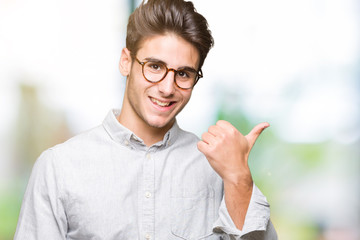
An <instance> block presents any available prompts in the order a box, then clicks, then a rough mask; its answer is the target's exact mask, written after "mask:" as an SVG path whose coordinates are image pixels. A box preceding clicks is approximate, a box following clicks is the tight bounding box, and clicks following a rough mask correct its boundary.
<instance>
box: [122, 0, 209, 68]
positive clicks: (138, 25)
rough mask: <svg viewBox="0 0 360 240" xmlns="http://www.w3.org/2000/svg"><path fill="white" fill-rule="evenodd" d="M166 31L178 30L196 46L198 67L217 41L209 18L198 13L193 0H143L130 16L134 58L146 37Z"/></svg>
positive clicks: (128, 40)
mask: <svg viewBox="0 0 360 240" xmlns="http://www.w3.org/2000/svg"><path fill="white" fill-rule="evenodd" d="M165 33H175V34H176V35H178V36H179V37H182V38H183V39H184V40H186V41H187V42H189V43H191V44H192V45H194V47H195V48H196V49H197V50H198V52H199V55H200V61H199V66H198V69H201V67H202V65H203V63H204V60H205V58H206V56H207V54H208V52H209V50H210V48H211V47H212V46H213V44H214V40H213V38H212V36H211V32H210V30H209V29H208V24H207V21H206V19H205V18H204V17H203V16H202V15H201V14H199V13H197V12H196V10H195V8H194V5H193V4H192V2H185V1H183V0H148V1H147V2H145V1H143V2H142V3H141V5H140V6H139V7H138V8H137V9H136V10H135V11H134V12H133V13H132V14H131V16H130V18H129V22H128V26H127V37H126V47H127V49H129V50H130V52H131V56H132V58H133V59H134V57H135V56H136V53H137V51H138V50H139V48H140V47H141V44H142V42H143V41H144V40H146V39H147V38H149V37H153V36H156V35H164V34H165Z"/></svg>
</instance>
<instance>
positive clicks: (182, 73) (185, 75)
mask: <svg viewBox="0 0 360 240" xmlns="http://www.w3.org/2000/svg"><path fill="white" fill-rule="evenodd" d="M177 74H178V75H179V76H180V77H182V78H189V77H190V74H189V72H187V71H184V70H180V71H178V72H177Z"/></svg>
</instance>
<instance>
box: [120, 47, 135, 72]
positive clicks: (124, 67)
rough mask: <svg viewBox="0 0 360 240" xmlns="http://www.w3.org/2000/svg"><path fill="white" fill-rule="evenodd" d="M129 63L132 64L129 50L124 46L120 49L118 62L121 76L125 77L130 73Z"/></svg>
mask: <svg viewBox="0 0 360 240" xmlns="http://www.w3.org/2000/svg"><path fill="white" fill-rule="evenodd" d="M131 64H132V59H131V56H130V51H129V49H127V48H124V49H123V50H122V51H121V57H120V62H119V69H120V73H121V74H122V75H123V76H125V77H127V76H128V75H129V74H130V70H131Z"/></svg>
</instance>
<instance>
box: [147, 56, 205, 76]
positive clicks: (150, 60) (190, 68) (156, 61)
mask: <svg viewBox="0 0 360 240" xmlns="http://www.w3.org/2000/svg"><path fill="white" fill-rule="evenodd" d="M144 62H155V63H161V64H164V65H165V66H167V67H168V64H167V63H166V62H164V61H162V60H160V59H157V58H153V57H147V58H145V59H144ZM168 68H169V67H168ZM179 69H180V70H188V71H194V72H198V71H196V70H195V68H193V67H190V66H183V67H179V68H177V69H176V70H179Z"/></svg>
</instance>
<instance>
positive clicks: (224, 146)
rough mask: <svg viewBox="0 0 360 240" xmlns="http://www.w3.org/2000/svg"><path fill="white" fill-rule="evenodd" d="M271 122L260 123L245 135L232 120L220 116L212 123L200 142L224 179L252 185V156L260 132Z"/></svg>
mask: <svg viewBox="0 0 360 240" xmlns="http://www.w3.org/2000/svg"><path fill="white" fill-rule="evenodd" d="M269 126H270V125H269V124H268V123H260V124H258V125H256V126H255V127H254V128H253V129H252V130H251V131H250V133H249V134H248V135H246V136H244V135H242V134H241V133H240V132H239V131H238V130H237V129H236V128H235V127H234V126H233V125H231V124H230V123H229V122H227V121H223V120H220V121H218V122H217V123H216V125H213V126H210V127H209V130H208V131H207V132H205V133H204V134H203V135H202V140H201V141H199V142H198V145H197V146H198V149H199V151H200V152H202V153H203V154H204V155H205V157H206V158H207V160H208V161H209V163H210V165H211V166H212V168H213V169H214V170H215V171H216V172H217V173H218V174H219V175H220V177H221V178H222V179H223V181H224V182H231V183H236V184H238V183H245V184H251V185H252V177H251V173H250V169H249V166H248V157H249V154H250V151H251V149H252V147H253V146H254V144H255V141H256V139H257V138H258V136H259V135H260V134H261V132H262V131H263V130H264V129H265V128H267V127H269Z"/></svg>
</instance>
